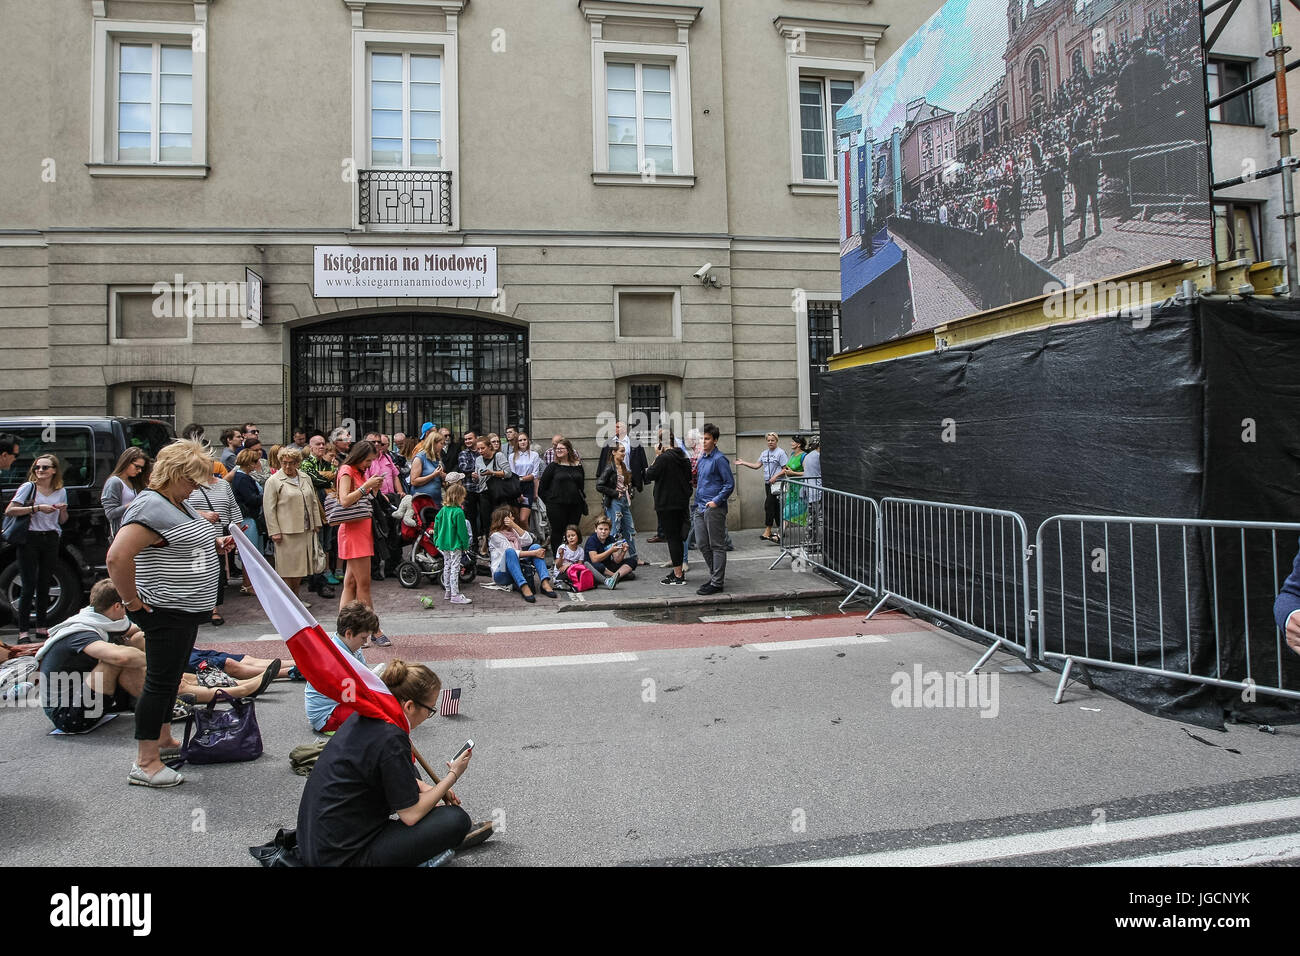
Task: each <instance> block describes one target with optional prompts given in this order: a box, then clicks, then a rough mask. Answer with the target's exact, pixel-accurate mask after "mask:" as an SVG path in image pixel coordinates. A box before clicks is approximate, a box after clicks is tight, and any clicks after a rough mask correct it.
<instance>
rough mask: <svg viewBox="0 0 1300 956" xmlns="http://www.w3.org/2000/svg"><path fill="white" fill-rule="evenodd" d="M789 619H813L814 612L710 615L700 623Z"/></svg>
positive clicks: (751, 612) (754, 612)
mask: <svg viewBox="0 0 1300 956" xmlns="http://www.w3.org/2000/svg"><path fill="white" fill-rule="evenodd" d="M788 617H812V611H805V610H803V609H802V608H800V609H796V610H793V611H791V612H789V613H788V614H787V613H785V612H783V611H750V612H748V613H746V614H710V615H708V616H707V617H702V618H700V623H701V624H726V623H727V622H728V621H764V620H770V619H772V618H775V619H776V620H778V621H780V620H784V619H785V618H788Z"/></svg>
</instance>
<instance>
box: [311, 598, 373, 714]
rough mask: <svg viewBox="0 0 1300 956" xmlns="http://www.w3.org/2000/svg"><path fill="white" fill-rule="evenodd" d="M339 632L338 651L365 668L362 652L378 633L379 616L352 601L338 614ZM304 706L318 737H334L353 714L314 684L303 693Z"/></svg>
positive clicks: (337, 634) (351, 709) (351, 710)
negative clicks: (353, 658)
mask: <svg viewBox="0 0 1300 956" xmlns="http://www.w3.org/2000/svg"><path fill="white" fill-rule="evenodd" d="M336 626H337V628H338V632H337V633H336V634H335V635H334V643H335V644H337V645H338V648H339V650H341V651H342V652H343V653H345V654H350V655H351V656H352V657H355V658H356V659H357V662H358V663H360V664H361V666H362V667H365V666H366V659H365V657H364V656H362V654H361V648H363V647H365V646H366V645H367V642H368V641H369V640H370V637H371V635H373V634H374V633H375V632H376V631H378V630H379V616H378V615H377V614H375V612H374V611H372V610H370V608H368V607H366V606H365V605H364V604H362V603H361V602H360V601H351V602H349V603H347V604H345V605H343V607H342V609H341V610H340V611H339V619H338V622H337V625H336ZM303 703H304V704H305V705H306V708H307V722H308V723H310V724H311V729H312V730H314V731H316V732H317V733H323V734H332V733H334V731H336V730H338V729H339V728H340V727H342V726H343V721H345V720H347V719H348V718H349V717H351V716H352V714H353V713H354V708H353V707H352V705H351V704H340V703H337V702H335V701H333V700H330V699H329V698H328V697H326V696H325V695H324V694H322V693H321V692H320V691H318V690H317V689H316V688H315V687H312V686H311V684H308V685H307V686H306V687H305V688H304V689H303Z"/></svg>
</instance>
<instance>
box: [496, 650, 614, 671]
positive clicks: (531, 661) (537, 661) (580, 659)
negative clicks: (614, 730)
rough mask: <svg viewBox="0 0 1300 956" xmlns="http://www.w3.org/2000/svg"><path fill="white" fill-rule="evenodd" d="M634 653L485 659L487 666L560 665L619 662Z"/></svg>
mask: <svg viewBox="0 0 1300 956" xmlns="http://www.w3.org/2000/svg"><path fill="white" fill-rule="evenodd" d="M636 659H637V657H636V655H635V654H629V653H628V652H627V651H616V652H614V653H611V654H571V655H569V656H568V657H506V658H500V659H497V660H491V661H486V664H487V666H488V667H494V668H501V667H560V666H563V665H567V664H621V663H625V662H628V661H634V660H636Z"/></svg>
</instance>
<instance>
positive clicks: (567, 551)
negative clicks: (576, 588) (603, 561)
mask: <svg viewBox="0 0 1300 956" xmlns="http://www.w3.org/2000/svg"><path fill="white" fill-rule="evenodd" d="M572 567H586V568H587V570H589V571H590V572H591V573H592V574H593V575H595V577H596V579H597V580H599V581H603V580H604V579H605V576H606V575H605V574H603V573H601V570H600V569H599V568H597V567H596V566H595V565H594V564H592V563H591V562H590V561H588V560H587V556H586V554H585V553H584V552H583V550H582V535H581V533H580V532H579V531H578V526H577V525H576V524H571V525H569V526H568V527H567V528H565V529H564V543H563V544H562V545H560V550H559V551H557V552H555V577H556V580H557V581H563V582H564V583H565V584H569V585H572V583H573V582H572V580H571V578H570V576H569V568H572Z"/></svg>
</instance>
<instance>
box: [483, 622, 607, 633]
mask: <svg viewBox="0 0 1300 956" xmlns="http://www.w3.org/2000/svg"><path fill="white" fill-rule="evenodd" d="M592 627H609V625H608V624H607V623H606V622H604V621H575V622H574V623H572V624H525V625H523V626H520V625H518V624H500V625H497V626H496V627H489V628H487V633H488V634H514V633H522V632H523V631H580V630H586V629H588V628H592Z"/></svg>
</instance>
